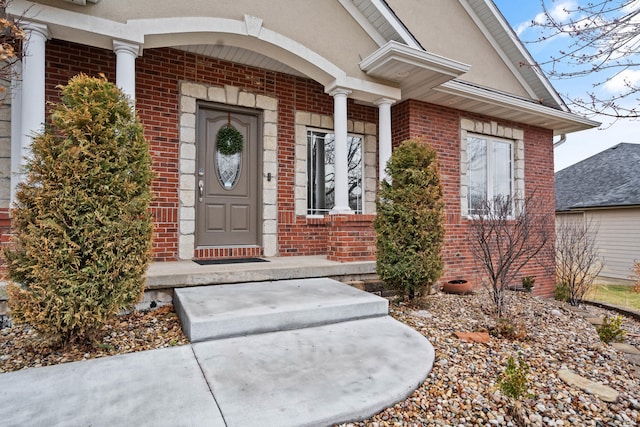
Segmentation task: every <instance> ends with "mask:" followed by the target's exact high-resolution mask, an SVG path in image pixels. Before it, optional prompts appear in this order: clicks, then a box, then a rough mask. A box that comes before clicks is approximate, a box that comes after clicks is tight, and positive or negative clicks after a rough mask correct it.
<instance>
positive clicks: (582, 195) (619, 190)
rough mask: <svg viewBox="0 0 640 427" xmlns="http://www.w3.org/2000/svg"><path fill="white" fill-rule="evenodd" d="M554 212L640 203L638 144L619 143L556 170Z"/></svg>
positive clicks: (639, 147) (639, 150)
mask: <svg viewBox="0 0 640 427" xmlns="http://www.w3.org/2000/svg"><path fill="white" fill-rule="evenodd" d="M555 180H556V184H555V187H556V212H560V211H567V210H571V209H580V208H591V207H608V206H634V205H640V144H628V143H622V144H618V145H616V146H614V147H611V148H609V149H607V150H605V151H603V152H601V153H598V154H596V155H594V156H591V157H589V158H588V159H585V160H583V161H581V162H579V163H576V164H575V165H573V166H569V167H568V168H566V169H563V170H561V171H559V172H556V174H555Z"/></svg>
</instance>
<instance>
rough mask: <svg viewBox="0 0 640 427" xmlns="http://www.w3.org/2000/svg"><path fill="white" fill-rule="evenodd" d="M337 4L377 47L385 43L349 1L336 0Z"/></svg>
mask: <svg viewBox="0 0 640 427" xmlns="http://www.w3.org/2000/svg"><path fill="white" fill-rule="evenodd" d="M338 2H339V3H340V4H341V5H342V7H344V8H345V10H346V11H347V12H348V13H349V15H351V17H352V18H353V19H354V20H355V21H356V22H357V23H358V25H360V27H362V29H363V30H364V31H365V32H366V33H367V34H368V35H369V37H371V39H372V40H373V41H374V42H375V43H376V44H377V45H378V46H382V45H384V44H385V43H386V42H387V41H386V40H385V38H384V37H382V35H381V34H380V33H379V32H378V30H376V28H375V27H374V26H373V25H371V22H369V20H368V19H367V18H365V17H364V15H363V14H362V13H361V12H360V11H359V10H358V8H357V7H356V5H354V4H353V2H352V1H351V0H338Z"/></svg>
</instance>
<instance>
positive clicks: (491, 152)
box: [467, 134, 515, 215]
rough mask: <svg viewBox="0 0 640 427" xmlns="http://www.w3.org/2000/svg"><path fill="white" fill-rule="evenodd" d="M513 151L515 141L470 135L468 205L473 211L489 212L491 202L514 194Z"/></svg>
mask: <svg viewBox="0 0 640 427" xmlns="http://www.w3.org/2000/svg"><path fill="white" fill-rule="evenodd" d="M513 151H514V149H513V141H510V140H505V139H499V138H495V137H490V136H486V135H474V134H468V135H467V159H468V169H467V177H468V205H467V206H468V213H469V214H470V215H482V214H483V213H486V208H487V206H490V205H491V201H493V200H496V198H497V197H502V198H505V197H508V198H512V197H513V196H514V194H513V191H514V187H515V185H514V177H513V175H514V174H513V165H514V157H513ZM487 202H489V203H487Z"/></svg>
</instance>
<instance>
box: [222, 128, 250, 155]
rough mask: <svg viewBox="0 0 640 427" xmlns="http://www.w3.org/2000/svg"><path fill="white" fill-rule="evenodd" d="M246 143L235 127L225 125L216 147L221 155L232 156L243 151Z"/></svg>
mask: <svg viewBox="0 0 640 427" xmlns="http://www.w3.org/2000/svg"><path fill="white" fill-rule="evenodd" d="M243 146H244V141H243V140H242V134H241V133H240V132H239V131H238V130H237V129H236V128H234V127H233V126H231V125H225V126H223V127H222V128H220V130H219V131H218V135H217V137H216V147H217V149H218V151H219V152H220V154H224V155H225V156H230V155H232V154H236V153H239V152H241V151H242V147H243Z"/></svg>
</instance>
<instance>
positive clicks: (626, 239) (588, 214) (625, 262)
mask: <svg viewBox="0 0 640 427" xmlns="http://www.w3.org/2000/svg"><path fill="white" fill-rule="evenodd" d="M578 215H579V214H575V213H558V214H557V215H556V218H558V219H560V218H566V217H567V216H578ZM583 215H584V216H582V215H581V216H580V217H581V218H583V220H584V221H586V222H589V221H591V223H592V224H593V225H594V226H595V227H597V230H598V231H597V234H596V239H595V243H596V247H597V248H598V255H600V257H601V258H602V259H603V260H604V266H603V268H602V271H601V272H600V279H601V280H603V281H606V280H607V279H609V278H612V279H618V280H630V279H635V278H634V277H633V271H632V268H633V264H634V262H635V261H636V260H639V261H640V208H637V207H635V208H609V209H597V210H587V211H584V213H583Z"/></svg>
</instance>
